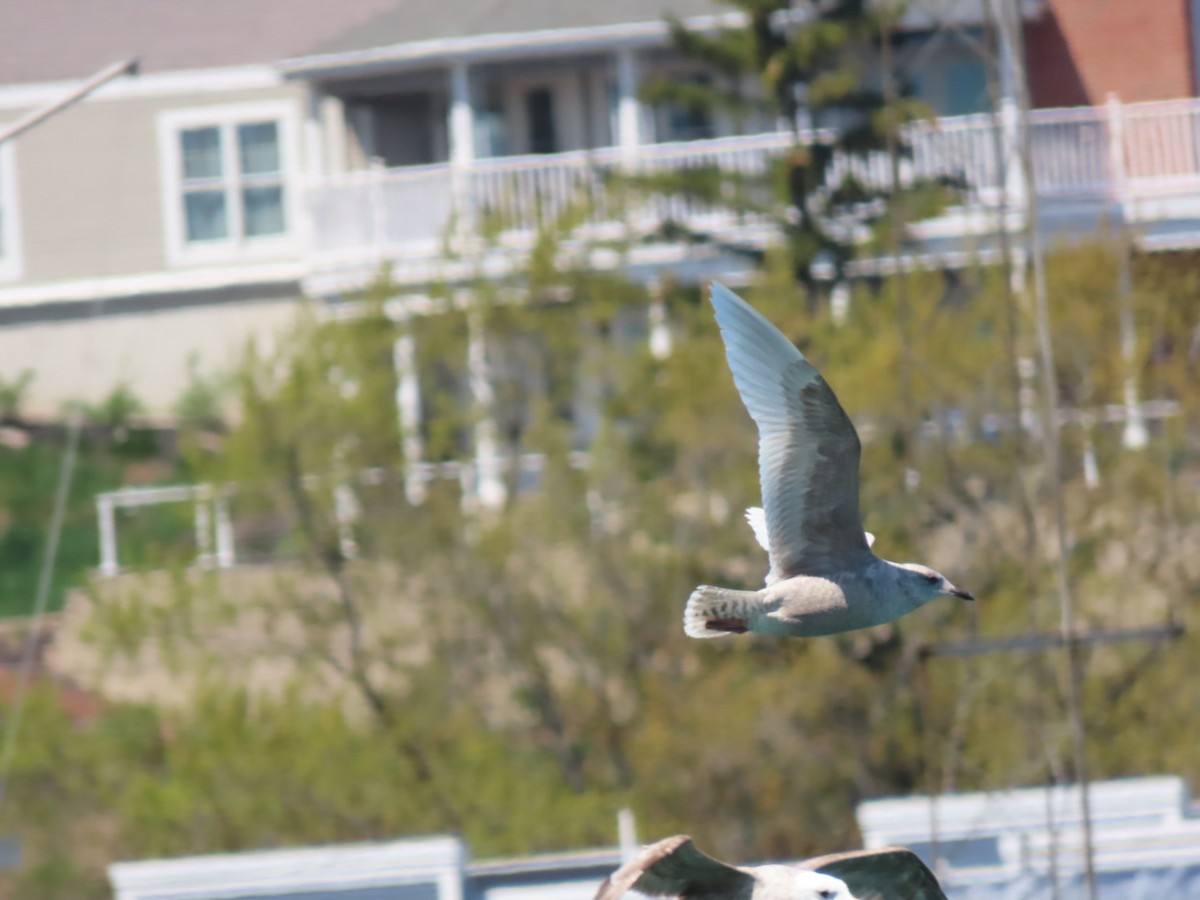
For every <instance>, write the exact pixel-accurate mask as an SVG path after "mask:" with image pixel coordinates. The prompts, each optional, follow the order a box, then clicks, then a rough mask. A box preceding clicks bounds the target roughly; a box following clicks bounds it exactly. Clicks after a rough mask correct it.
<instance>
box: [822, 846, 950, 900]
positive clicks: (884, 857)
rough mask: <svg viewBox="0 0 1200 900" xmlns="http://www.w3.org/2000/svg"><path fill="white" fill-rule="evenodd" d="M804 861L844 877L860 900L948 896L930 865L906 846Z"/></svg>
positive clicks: (943, 899) (919, 899)
mask: <svg viewBox="0 0 1200 900" xmlns="http://www.w3.org/2000/svg"><path fill="white" fill-rule="evenodd" d="M802 865H803V867H804V868H806V869H815V870H817V871H818V872H824V873H825V874H826V875H833V876H834V877H835V878H840V879H842V881H844V882H846V885H847V887H849V888H850V893H852V894H853V895H854V896H855V897H857V898H859V900H946V895H945V894H944V893H942V888H941V886H940V885H939V884H938V880H937V878H936V877H935V876H934V874H933V873H932V872H931V871H929V867H928V866H926V865H925V863H923V862H921V860H920V858H919V857H918V856H917V855H916V854H915V853H913V852H912V851H911V850H906V849H905V848H904V847H886V848H884V849H881V850H855V851H851V852H849V853H831V854H829V855H828V856H818V857H816V858H815V859H809V860H805V862H804V863H803V864H802Z"/></svg>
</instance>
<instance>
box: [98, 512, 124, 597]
mask: <svg viewBox="0 0 1200 900" xmlns="http://www.w3.org/2000/svg"><path fill="white" fill-rule="evenodd" d="M96 519H97V521H98V524H99V526H100V574H101V575H103V576H105V577H106V578H111V577H112V576H114V575H116V574H117V572H119V571H120V564H119V563H118V562H117V517H116V512H115V510H114V509H113V501H112V497H110V496H108V495H107V494H101V495H100V496H99V497H97V498H96Z"/></svg>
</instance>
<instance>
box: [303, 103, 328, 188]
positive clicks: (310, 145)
mask: <svg viewBox="0 0 1200 900" xmlns="http://www.w3.org/2000/svg"><path fill="white" fill-rule="evenodd" d="M307 101H308V102H307V104H306V105H305V115H304V157H305V159H304V172H305V174H306V175H307V176H308V178H309V180H310V181H316V180H317V179H319V178H323V177H324V176H325V175H327V174H328V171H329V170H328V168H327V166H326V153H325V122H324V120H323V118H322V115H321V110H322V104H323V102H324V95H323V94H322V93H321V91H320V90H319V89H317V88H316V87H312V86H310V87H309V89H308V97H307Z"/></svg>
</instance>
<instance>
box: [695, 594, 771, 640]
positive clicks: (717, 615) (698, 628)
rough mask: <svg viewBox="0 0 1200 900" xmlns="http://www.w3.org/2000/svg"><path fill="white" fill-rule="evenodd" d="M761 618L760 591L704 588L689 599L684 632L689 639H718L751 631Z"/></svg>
mask: <svg viewBox="0 0 1200 900" xmlns="http://www.w3.org/2000/svg"><path fill="white" fill-rule="evenodd" d="M761 615H762V601H761V600H760V599H759V597H758V592H757V591H731V590H729V589H728V588H719V587H711V586H710V585H707V584H702V585H700V587H698V588H696V589H695V590H694V591H692V596H690V597H688V602H687V608H686V609H684V611H683V630H684V631H685V632H687V635H688V637H694V638H715V637H721V636H722V635H725V634H741V633H742V632H744V631H749V630H750V629H751V627H752V626H753V625H754V622H755V620H756V619H758V617H759V616H761Z"/></svg>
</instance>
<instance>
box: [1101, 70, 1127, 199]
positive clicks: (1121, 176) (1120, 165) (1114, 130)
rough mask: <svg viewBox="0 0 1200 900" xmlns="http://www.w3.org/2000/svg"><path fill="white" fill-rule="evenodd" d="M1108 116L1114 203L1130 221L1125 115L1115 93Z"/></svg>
mask: <svg viewBox="0 0 1200 900" xmlns="http://www.w3.org/2000/svg"><path fill="white" fill-rule="evenodd" d="M1105 109H1106V112H1107V114H1108V165H1109V170H1110V171H1111V172H1112V202H1113V203H1114V204H1116V205H1117V206H1118V207H1120V211H1121V214H1122V218H1124V219H1125V221H1126V222H1128V221H1129V220H1130V218H1131V217H1130V216H1129V214H1128V213H1129V211H1128V210H1126V209H1125V202H1126V190H1125V188H1126V184H1125V115H1124V110H1122V108H1121V99H1120V97H1118V96H1117V94H1116V93H1115V92H1113V91H1109V93H1108V98H1107V100H1106V102H1105Z"/></svg>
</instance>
